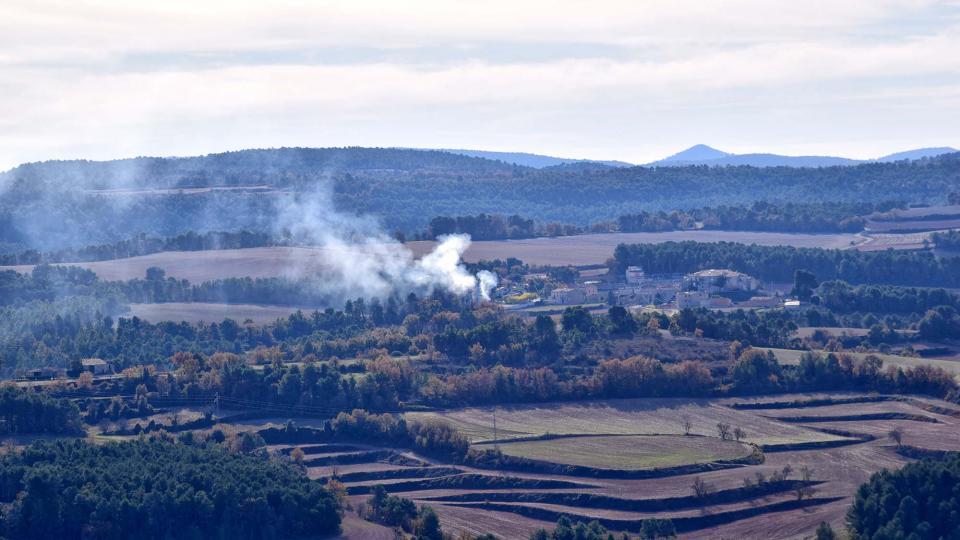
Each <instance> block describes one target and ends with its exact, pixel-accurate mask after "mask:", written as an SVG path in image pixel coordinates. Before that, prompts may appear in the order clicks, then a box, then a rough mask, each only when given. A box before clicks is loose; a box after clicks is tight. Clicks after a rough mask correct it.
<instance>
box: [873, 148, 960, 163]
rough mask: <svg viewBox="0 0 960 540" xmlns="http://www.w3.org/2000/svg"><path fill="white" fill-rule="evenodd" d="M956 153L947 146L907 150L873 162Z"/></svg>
mask: <svg viewBox="0 0 960 540" xmlns="http://www.w3.org/2000/svg"><path fill="white" fill-rule="evenodd" d="M956 151H957V149H956V148H950V147H949V146H938V147H936V148H917V149H916V150H907V151H906V152H897V153H896V154H890V155H889V156H883V157H881V158H877V159H875V160H874V161H879V162H880V163H890V162H892V161H902V160H904V159H911V160H912V159H923V158H929V157H937V156H942V155H943V154H950V153H953V152H956Z"/></svg>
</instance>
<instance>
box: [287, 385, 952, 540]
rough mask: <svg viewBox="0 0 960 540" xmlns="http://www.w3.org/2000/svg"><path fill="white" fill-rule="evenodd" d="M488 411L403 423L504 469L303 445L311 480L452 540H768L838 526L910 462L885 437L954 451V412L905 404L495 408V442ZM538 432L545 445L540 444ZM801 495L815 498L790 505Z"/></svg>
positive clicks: (627, 403)
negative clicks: (612, 535) (378, 490)
mask: <svg viewBox="0 0 960 540" xmlns="http://www.w3.org/2000/svg"><path fill="white" fill-rule="evenodd" d="M492 412H493V410H492V409H488V408H470V409H459V410H452V411H442V412H436V413H429V414H428V413H416V414H408V415H407V416H408V417H410V418H425V417H431V418H443V419H446V420H447V421H449V422H452V423H454V424H455V425H456V426H458V427H460V428H462V429H466V430H468V431H469V432H470V433H471V434H472V436H473V438H474V446H475V447H476V448H478V449H482V448H490V447H491V446H493V445H496V446H498V447H499V448H500V450H501V451H502V452H503V453H504V454H506V455H507V456H512V457H513V458H517V459H519V460H520V461H518V462H514V463H513V464H512V465H509V464H507V465H503V464H501V465H499V466H498V465H489V467H493V468H485V467H487V466H488V465H484V467H483V468H482V467H478V466H465V465H463V464H455V463H445V462H439V461H437V460H434V459H429V458H427V457H424V456H417V455H414V454H412V453H410V452H409V451H406V450H403V449H390V448H372V447H367V446H363V445H358V448H360V447H362V450H355V451H351V452H346V451H345V450H349V449H348V448H345V447H343V445H339V446H338V445H329V446H323V445H305V446H306V448H305V450H306V451H307V456H306V457H307V463H308V465H309V464H311V463H313V464H315V465H311V466H310V467H309V469H308V470H309V474H310V475H311V477H314V478H320V479H322V478H328V477H331V476H336V477H338V478H339V480H340V481H342V482H343V483H344V484H345V485H346V487H347V489H348V493H349V497H350V498H351V500H352V501H353V502H354V503H355V505H356V504H358V503H361V502H363V501H364V500H366V498H367V497H369V493H370V491H371V489H372V487H373V486H375V485H378V484H379V485H383V486H384V487H385V488H386V489H387V490H388V491H390V492H393V493H398V494H401V495H403V496H405V497H409V498H411V499H413V500H414V501H416V502H417V503H418V504H428V505H430V506H432V507H433V508H434V509H436V510H437V512H438V514H439V515H440V518H441V522H442V523H443V524H444V527H448V528H450V530H452V531H453V532H454V533H455V534H456V533H457V532H459V531H467V532H471V533H474V534H478V533H484V532H491V531H492V532H494V533H495V534H497V535H498V536H499V537H501V538H505V539H524V538H527V537H528V535H529V534H530V532H531V531H533V530H534V529H536V528H538V527H547V528H549V527H550V526H551V525H552V523H553V522H554V521H555V520H556V519H557V518H558V517H559V516H560V515H568V516H570V517H572V518H574V519H581V520H590V519H597V520H599V521H600V522H601V523H603V524H604V525H605V526H606V527H608V528H610V529H612V530H615V531H628V532H631V533H633V534H636V533H637V532H638V531H639V528H640V527H641V526H642V523H643V520H644V519H650V518H670V519H671V520H673V522H674V524H675V525H676V527H677V530H678V532H679V533H680V537H681V538H698V539H699V538H742V539H764V540H774V539H780V538H797V537H804V536H807V537H809V536H811V535H812V531H813V530H814V529H815V528H816V526H817V525H818V524H819V523H820V522H821V521H828V522H831V523H833V525H834V527H835V528H842V525H843V516H844V514H845V512H846V509H847V507H848V506H849V504H850V499H851V495H852V494H853V492H854V491H855V489H856V487H857V486H858V485H859V484H860V483H862V482H864V481H865V480H866V479H867V478H869V476H870V474H871V473H873V472H876V471H879V470H881V469H883V468H896V467H900V466H902V465H903V464H905V463H906V462H908V461H909V458H908V457H906V455H904V454H901V453H900V452H899V451H898V449H897V446H896V445H895V444H894V443H893V442H891V441H890V440H888V438H887V437H886V434H887V432H888V431H889V430H890V429H892V428H893V427H900V428H901V429H903V431H904V433H905V435H904V441H903V442H904V444H905V445H906V446H908V447H916V448H919V449H924V450H960V429H958V428H960V407H958V406H955V405H952V404H949V403H945V402H942V401H939V400H933V399H926V398H915V397H904V396H884V395H868V394H858V393H821V394H804V395H779V396H767V397H762V398H750V399H739V398H732V399H725V400H713V401H708V400H693V401H691V400H662V399H656V400H643V399H638V400H610V401H597V402H590V403H561V404H551V405H540V406H532V405H531V406H522V407H512V408H498V409H497V428H498V439H499V441H497V442H494V441H493V440H492V439H493V436H492ZM685 415H686V416H689V417H690V418H691V419H692V424H693V430H692V431H694V432H695V433H699V435H700V436H683V435H682V434H681V431H682V427H681V425H680V422H679V421H678V418H681V417H683V416H685ZM720 421H724V422H727V421H730V422H734V424H733V425H737V426H742V428H743V429H745V430H746V431H747V432H748V435H749V436H748V438H747V440H748V441H749V442H750V443H754V444H760V445H762V446H763V448H764V449H765V450H764V453H763V456H762V458H761V459H760V460H752V461H751V460H742V459H739V460H738V458H742V457H743V454H744V453H745V452H747V451H748V449H751V450H752V449H753V448H754V447H753V446H752V445H750V444H744V443H737V442H734V441H721V440H720V439H719V438H718V437H717V433H716V423H717V422H720ZM547 432H550V433H553V434H554V435H551V436H546V437H544V434H545V433H547ZM560 433H563V434H566V436H557V434H560ZM644 433H645V434H646V435H642V434H644ZM651 434H653V435H651ZM538 436H540V437H542V438H540V439H536V437H538ZM758 441H761V442H759V443H758ZM273 448H274V450H275V451H289V448H290V446H289V445H286V446H283V445H281V446H276V447H273ZM905 452H906V451H905ZM544 465H548V466H549V465H552V466H553V468H552V469H551V468H549V467H548V468H544ZM787 465H789V466H790V468H791V470H792V471H793V472H791V473H790V474H789V475H788V477H787V478H786V479H785V480H782V481H771V480H769V478H770V477H771V475H772V474H773V473H774V472H777V471H781V470H782V469H783V468H784V467H785V466H787ZM802 466H808V467H810V468H811V469H813V475H812V478H811V479H810V481H809V482H806V483H805V482H804V481H803V479H802V478H801V476H800V475H799V474H798V473H797V472H796V471H798V470H799V468H800V467H802ZM618 470H619V473H617V471H618ZM758 473H759V474H762V475H764V476H765V477H766V478H767V479H768V480H767V482H766V483H765V484H764V485H763V487H756V485H755V479H756V478H757V474H758ZM695 478H700V479H701V480H702V481H704V482H706V484H707V485H708V486H709V488H710V489H709V490H708V492H707V494H705V495H703V496H700V497H697V496H696V495H695V494H694V491H693V489H692V487H691V486H692V484H693V481H694V479H695ZM745 479H750V480H752V481H754V485H752V486H749V485H747V484H745V482H744V480H745ZM800 487H805V488H807V489H812V490H813V491H812V493H811V494H810V495H809V496H805V497H803V498H802V499H798V498H797V495H796V492H797V489H798V488H800Z"/></svg>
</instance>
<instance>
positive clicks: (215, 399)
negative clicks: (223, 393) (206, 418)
mask: <svg viewBox="0 0 960 540" xmlns="http://www.w3.org/2000/svg"><path fill="white" fill-rule="evenodd" d="M213 409H214V411H216V414H217V416H220V392H217V393H216V394H214V396H213Z"/></svg>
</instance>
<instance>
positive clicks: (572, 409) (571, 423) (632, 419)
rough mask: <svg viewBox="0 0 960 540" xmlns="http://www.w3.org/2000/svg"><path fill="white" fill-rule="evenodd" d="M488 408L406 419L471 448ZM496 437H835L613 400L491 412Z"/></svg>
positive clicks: (686, 403) (662, 404)
mask: <svg viewBox="0 0 960 540" xmlns="http://www.w3.org/2000/svg"><path fill="white" fill-rule="evenodd" d="M493 416H494V409H493V408H489V407H473V408H467V409H456V410H448V411H443V412H439V413H433V412H430V413H408V414H407V417H408V418H411V419H426V418H440V419H443V420H445V421H447V422H449V423H451V424H453V425H454V426H455V427H456V428H457V429H459V430H460V431H461V432H463V433H465V434H466V435H467V436H468V437H470V439H471V441H472V442H474V443H479V442H483V441H488V440H491V439H493V437H494V430H493ZM496 416H497V438H498V439H501V440H507V439H511V438H518V437H522V438H526V437H532V436H542V435H571V434H592V435H671V434H672V435H682V434H683V433H684V428H683V425H682V422H681V420H682V419H683V418H685V417H686V418H687V419H689V421H690V424H691V429H690V432H691V433H693V434H699V435H709V436H713V437H715V436H716V435H717V423H719V422H723V423H726V424H729V425H730V426H732V427H740V428H741V429H743V430H745V431H746V436H745V437H744V438H743V440H744V441H745V442H750V443H755V444H783V443H798V442H810V441H827V440H835V439H838V438H839V437H836V436H833V435H828V434H824V433H819V432H812V431H810V430H807V429H803V428H801V427H797V426H791V425H787V424H783V423H780V422H776V421H773V420H769V419H766V418H763V417H758V416H757V415H754V414H750V413H746V412H742V411H738V410H735V409H731V408H729V407H726V406H723V405H721V404H719V403H717V402H714V401H710V400H706V399H703V400H692V399H683V398H678V399H674V398H664V399H613V400H598V401H590V402H574V403H562V404H547V405H518V406H513V407H497V408H496Z"/></svg>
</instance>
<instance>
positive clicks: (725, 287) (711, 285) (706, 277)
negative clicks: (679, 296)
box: [683, 269, 760, 294]
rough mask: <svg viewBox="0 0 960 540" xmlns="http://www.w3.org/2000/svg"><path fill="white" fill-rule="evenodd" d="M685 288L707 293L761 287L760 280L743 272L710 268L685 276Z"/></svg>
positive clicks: (750, 289) (747, 290)
mask: <svg viewBox="0 0 960 540" xmlns="http://www.w3.org/2000/svg"><path fill="white" fill-rule="evenodd" d="M683 288H684V289H687V290H696V291H702V292H705V293H707V294H717V293H722V292H736V291H745V292H749V291H755V290H757V289H759V288H760V282H759V281H757V280H756V279H755V278H753V277H751V276H748V275H747V274H744V273H741V272H734V271H733V270H718V269H710V270H701V271H699V272H694V273H692V274H688V275H686V276H684V278H683Z"/></svg>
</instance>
